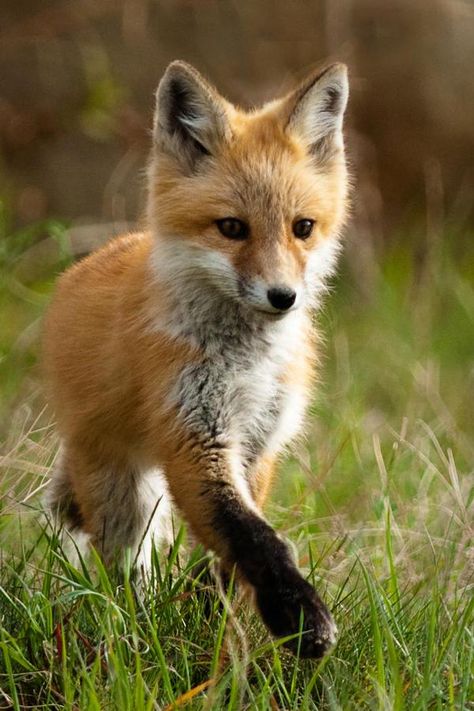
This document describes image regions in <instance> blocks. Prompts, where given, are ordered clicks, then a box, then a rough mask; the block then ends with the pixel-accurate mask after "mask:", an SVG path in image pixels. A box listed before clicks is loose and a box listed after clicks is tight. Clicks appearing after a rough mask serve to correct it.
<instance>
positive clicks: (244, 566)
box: [167, 435, 336, 657]
mask: <svg viewBox="0 0 474 711" xmlns="http://www.w3.org/2000/svg"><path fill="white" fill-rule="evenodd" d="M179 445H180V446H179V449H176V450H175V453H174V456H173V457H172V459H171V460H169V461H168V466H167V476H168V481H169V487H170V490H171V493H172V495H173V497H174V499H175V501H176V503H177V505H178V507H179V508H180V509H181V511H182V513H183V514H184V516H185V518H186V519H187V521H188V523H189V525H190V526H191V529H192V531H193V533H194V534H195V536H196V537H197V538H198V539H199V540H200V541H201V542H202V543H203V544H204V546H206V547H207V548H209V549H211V550H213V551H214V552H215V553H217V554H218V555H219V556H220V557H221V559H222V560H223V562H224V565H225V566H226V567H229V566H232V567H233V566H234V565H235V566H236V567H237V571H238V573H239V574H240V575H241V576H243V578H244V579H245V581H246V582H247V583H248V584H250V586H251V587H252V588H253V590H254V592H255V599H256V602H257V605H258V608H259V611H260V613H261V615H262V618H263V620H264V622H265V623H266V625H267V626H268V627H269V629H270V630H271V632H272V633H273V634H274V635H276V636H277V637H284V636H288V635H293V634H296V633H298V631H299V630H300V629H302V630H303V633H304V634H303V636H302V638H301V641H299V640H298V639H294V640H291V641H290V642H288V643H287V646H288V647H289V648H290V649H291V650H292V651H294V652H296V651H297V649H298V647H299V649H300V654H301V656H304V657H320V656H322V655H323V654H324V653H325V651H326V650H327V649H328V648H329V647H330V646H331V644H332V643H333V642H334V640H335V631H336V628H335V625H334V623H333V620H332V617H331V615H330V613H329V611H328V609H327V608H326V606H325V605H324V603H323V602H322V601H321V599H320V598H319V596H318V595H317V593H316V591H315V590H314V589H313V587H312V586H311V585H310V584H309V583H308V582H307V581H306V580H305V579H304V578H303V576H302V575H301V574H300V572H299V571H298V569H297V568H296V566H295V564H294V562H293V560H292V557H291V555H290V551H289V548H288V546H287V545H286V544H285V543H284V542H283V541H282V540H281V539H280V538H279V537H278V535H277V534H276V532H275V531H274V530H273V529H272V528H271V526H269V524H268V523H267V522H266V521H265V520H264V519H263V518H262V516H261V515H260V513H259V511H258V509H257V507H256V505H255V504H254V503H253V499H252V497H251V496H250V493H249V491H248V487H247V483H246V481H245V479H244V478H243V475H242V473H241V471H240V462H239V458H238V456H237V454H236V452H235V451H234V450H233V449H232V447H231V445H230V444H229V443H228V442H226V441H225V438H224V437H223V436H216V437H213V438H207V437H206V438H204V439H201V438H196V437H192V438H190V437H189V436H188V437H186V436H184V435H183V437H182V438H181V437H180V438H179ZM301 616H303V622H302V626H301Z"/></svg>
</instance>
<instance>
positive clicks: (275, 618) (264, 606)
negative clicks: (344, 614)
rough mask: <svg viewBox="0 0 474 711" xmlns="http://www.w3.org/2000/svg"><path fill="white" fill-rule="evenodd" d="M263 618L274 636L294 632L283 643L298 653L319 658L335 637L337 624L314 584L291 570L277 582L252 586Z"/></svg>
mask: <svg viewBox="0 0 474 711" xmlns="http://www.w3.org/2000/svg"><path fill="white" fill-rule="evenodd" d="M256 594H257V604H258V607H259V610H260V613H261V615H262V618H263V621H264V622H265V624H266V625H267V626H268V628H269V629H270V631H271V632H272V633H273V634H274V635H275V637H287V636H289V635H294V634H298V633H299V632H300V631H301V635H299V634H298V636H297V637H295V638H294V639H292V640H289V641H288V642H285V647H287V648H288V649H290V650H291V651H292V652H293V654H297V653H299V656H300V657H311V658H316V659H317V658H320V657H322V656H324V654H325V653H326V652H327V651H328V650H329V649H330V647H332V645H333V644H334V642H335V641H336V633H337V627H336V625H335V623H334V621H333V619H332V616H331V613H330V612H329V610H328V608H327V607H326V605H325V604H324V603H323V602H322V600H321V598H320V597H319V595H318V594H317V592H316V591H315V590H314V588H313V587H312V586H311V585H310V584H309V583H308V582H307V581H306V580H305V579H304V578H303V577H302V576H301V575H300V574H299V573H298V571H296V570H294V571H291V572H290V573H289V574H288V575H286V576H285V579H284V580H280V581H278V584H277V585H273V586H268V587H266V586H261V587H259V588H258V589H257V590H256Z"/></svg>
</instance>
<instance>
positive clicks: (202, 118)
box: [43, 61, 349, 658]
mask: <svg viewBox="0 0 474 711" xmlns="http://www.w3.org/2000/svg"><path fill="white" fill-rule="evenodd" d="M347 99H348V77H347V67H346V66H345V65H344V64H341V63H336V64H331V65H330V66H327V67H326V68H325V69H324V70H319V71H313V72H312V73H311V74H310V75H309V76H307V77H306V79H304V80H303V81H302V82H300V83H299V84H298V85H297V86H296V88H294V89H293V90H292V91H290V92H289V93H287V94H286V95H285V96H283V97H281V98H278V99H275V100H272V101H270V102H268V103H265V104H264V105H263V106H261V107H259V108H254V109H251V110H243V109H241V108H238V107H237V106H235V105H234V104H232V103H231V102H230V101H229V100H227V99H226V98H224V97H223V96H222V95H221V94H220V93H219V92H218V91H217V89H216V88H215V87H214V86H213V85H212V84H211V83H209V82H208V80H207V79H206V78H204V77H203V76H202V75H201V74H200V73H199V72H198V71H197V70H196V69H195V68H194V67H192V66H191V65H189V64H187V63H185V62H183V61H174V62H172V63H171V64H170V65H169V66H168V68H167V69H166V71H165V73H164V75H163V76H162V78H161V80H160V82H159V85H158V89H157V92H156V109H155V114H154V121H153V130H152V148H151V157H150V160H149V167H148V173H147V176H148V178H147V179H148V197H147V206H146V213H145V218H144V229H143V231H140V232H136V233H131V234H125V235H122V236H120V237H117V238H114V239H112V240H110V241H109V242H107V243H106V244H105V245H104V246H102V247H101V248H99V249H98V250H97V251H95V252H92V253H90V254H89V255H87V256H86V257H84V258H83V259H82V260H80V261H78V262H76V263H75V264H73V265H72V266H71V267H70V268H69V269H68V270H66V272H65V273H64V274H63V275H62V276H61V277H60V278H59V280H58V283H57V288H56V291H55V294H54V296H53V298H52V301H51V303H50V306H49V308H48V311H47V314H46V317H45V323H44V338H43V367H44V373H45V377H46V382H47V390H48V392H49V401H50V403H51V405H52V408H53V411H54V413H55V420H56V428H57V431H58V434H59V438H60V442H61V444H60V454H59V456H58V461H57V464H56V467H55V470H54V472H53V475H52V479H51V482H50V487H49V489H50V490H49V501H48V506H49V507H50V510H51V511H52V512H54V515H55V516H56V517H57V518H58V520H59V521H60V522H61V524H62V525H64V527H65V528H66V530H69V531H70V532H71V534H72V535H73V534H74V533H75V532H76V533H78V534H85V535H86V536H87V539H88V541H89V543H90V545H92V546H94V547H95V548H96V549H97V551H98V552H99V554H100V555H101V556H102V558H103V560H104V561H105V563H106V564H111V563H112V562H113V561H115V560H117V557H119V558H120V556H122V555H123V552H124V551H125V550H126V549H131V550H132V551H134V552H135V553H136V555H137V564H138V565H139V566H140V567H141V569H142V570H145V571H146V570H149V566H150V554H151V551H152V546H153V545H162V544H163V542H164V541H167V540H169V536H170V535H172V527H171V523H170V522H171V521H172V516H173V515H174V514H173V512H178V514H179V515H180V516H181V517H182V518H183V519H184V521H185V522H186V524H187V526H188V529H189V531H190V534H191V535H192V537H193V540H196V541H197V542H199V543H200V544H202V545H203V546H204V548H205V549H206V550H207V551H210V553H211V554H213V555H215V556H216V558H217V559H218V560H219V561H220V565H221V566H222V570H224V571H229V572H230V571H232V574H235V576H236V579H237V580H239V581H241V582H242V585H243V586H244V587H246V588H247V589H248V591H249V592H250V595H251V597H252V599H253V601H254V604H255V606H256V608H257V611H258V612H259V614H260V616H261V618H262V620H263V622H264V623H265V625H266V626H267V628H268V629H269V631H270V633H271V634H272V635H273V636H274V637H275V638H288V639H284V640H283V643H284V644H285V645H286V647H288V648H289V650H290V651H292V652H293V653H298V654H299V655H300V656H301V657H310V658H311V657H312V658H318V657H321V656H323V655H324V654H325V653H326V652H327V651H328V650H329V649H330V648H331V647H332V646H333V644H334V643H335V640H336V633H337V628H336V625H335V622H334V620H333V617H332V615H331V613H330V611H329V609H328V607H327V606H326V604H325V603H324V602H323V600H322V599H321V597H320V596H319V594H318V593H317V591H316V590H315V589H314V587H313V586H312V585H311V584H310V583H309V582H308V581H307V579H306V578H305V576H304V575H303V574H302V573H301V572H300V570H299V569H298V566H297V563H296V562H295V560H294V555H293V553H292V551H291V548H290V546H289V544H288V543H287V542H286V541H285V540H284V538H283V537H282V536H280V535H279V534H278V533H277V532H276V530H275V529H274V528H272V526H271V525H270V523H269V522H268V520H267V519H266V517H265V515H264V513H263V510H264V505H265V502H266V501H267V499H268V496H269V492H270V490H271V487H272V484H273V482H274V478H275V470H276V467H277V465H278V463H279V460H280V459H281V457H282V454H283V453H284V452H285V451H286V450H287V448H288V446H289V445H290V444H291V442H293V441H294V440H295V438H297V437H298V436H300V435H301V432H303V431H304V421H305V411H306V409H307V405H308V402H309V399H310V397H311V394H312V391H313V386H314V381H315V372H316V366H317V362H318V353H319V349H320V341H321V336H320V334H319V333H318V329H317V327H316V325H315V324H314V319H313V313H314V311H315V310H316V309H317V308H318V306H319V304H320V303H321V300H322V295H323V293H324V292H325V290H326V289H327V279H328V277H329V276H330V275H331V274H332V273H333V272H334V269H335V266H336V262H337V257H338V254H339V251H340V245H341V231H342V227H343V225H344V222H345V216H346V212H347V203H348V184H349V180H348V170H347V165H346V158H345V150H344V137H343V117H344V112H345V109H346V104H347Z"/></svg>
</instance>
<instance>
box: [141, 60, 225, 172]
mask: <svg viewBox="0 0 474 711" xmlns="http://www.w3.org/2000/svg"><path fill="white" fill-rule="evenodd" d="M230 108H231V106H230V104H228V102H227V101H225V99H223V98H222V97H221V96H220V95H219V94H218V92H217V91H216V90H215V89H214V88H213V87H212V86H211V85H210V84H208V83H207V81H206V80H205V79H204V78H203V77H202V76H201V75H200V74H199V72H198V71H197V70H196V69H194V67H192V66H191V65H190V64H187V63H186V62H181V61H176V62H172V63H171V64H170V65H169V66H168V68H167V70H166V72H165V74H164V76H163V78H162V79H161V81H160V84H159V86H158V89H157V92H156V111H155V119H154V141H155V145H156V146H158V148H160V149H161V150H164V151H165V152H166V153H168V154H172V155H173V156H174V157H175V158H176V159H177V160H178V161H179V162H181V163H182V164H183V165H184V166H187V167H188V168H191V169H193V168H194V167H195V165H196V164H197V163H198V162H199V160H200V159H202V158H203V157H204V156H208V155H212V154H213V153H214V151H215V150H216V149H217V148H218V145H219V143H220V142H222V141H223V140H225V139H226V138H228V137H229V135H230V126H229V122H228V119H227V112H228V111H229V110H230Z"/></svg>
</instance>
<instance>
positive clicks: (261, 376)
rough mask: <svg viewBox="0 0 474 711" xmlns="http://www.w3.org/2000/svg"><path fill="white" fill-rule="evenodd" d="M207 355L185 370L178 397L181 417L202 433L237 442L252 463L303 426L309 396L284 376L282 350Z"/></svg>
mask: <svg viewBox="0 0 474 711" xmlns="http://www.w3.org/2000/svg"><path fill="white" fill-rule="evenodd" d="M237 355H238V354H236V356H235V357H230V358H229V357H228V355H226V357H219V356H216V357H214V358H209V359H205V360H204V361H203V362H202V363H199V364H198V365H193V366H190V367H188V368H186V369H185V371H184V372H183V373H182V375H181V377H180V381H179V387H178V392H177V400H178V406H179V410H180V412H181V416H182V418H183V420H184V421H185V423H186V426H187V427H188V428H190V429H191V430H192V431H193V432H194V433H195V434H196V435H197V436H199V438H200V439H201V438H204V439H205V440H209V441H211V440H219V441H221V442H222V443H223V444H225V445H226V446H234V447H235V446H237V447H238V449H239V451H240V453H241V456H242V461H243V463H244V464H245V465H246V466H247V467H251V466H252V464H253V462H254V461H255V460H256V459H257V458H258V457H259V456H260V455H261V454H262V453H263V452H268V451H269V450H270V451H278V449H280V448H281V446H282V445H283V444H285V443H287V442H288V441H289V440H290V439H291V438H292V436H293V435H294V434H295V433H296V432H297V430H298V429H299V426H300V423H301V420H302V416H303V413H304V406H305V397H304V393H302V392H300V391H299V390H298V389H297V388H296V387H295V386H290V385H289V384H288V383H287V382H286V379H285V373H286V370H287V369H288V368H289V367H295V368H297V367H298V363H296V362H288V358H285V357H284V354H283V356H282V354H281V353H278V354H277V353H275V352H273V351H271V350H270V352H269V353H267V354H263V355H262V354H256V355H255V356H254V357H252V354H248V353H247V354H246V356H245V357H242V358H240V359H239V358H238V357H237Z"/></svg>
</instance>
